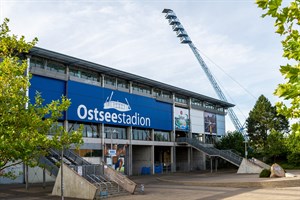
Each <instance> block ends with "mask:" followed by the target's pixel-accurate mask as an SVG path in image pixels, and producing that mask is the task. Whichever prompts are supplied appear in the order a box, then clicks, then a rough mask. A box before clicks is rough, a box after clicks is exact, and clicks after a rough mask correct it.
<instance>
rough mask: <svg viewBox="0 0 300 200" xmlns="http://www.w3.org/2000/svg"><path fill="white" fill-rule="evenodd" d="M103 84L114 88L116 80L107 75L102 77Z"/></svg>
mask: <svg viewBox="0 0 300 200" xmlns="http://www.w3.org/2000/svg"><path fill="white" fill-rule="evenodd" d="M104 83H105V84H106V85H112V86H116V78H115V77H111V76H108V75H105V76H104Z"/></svg>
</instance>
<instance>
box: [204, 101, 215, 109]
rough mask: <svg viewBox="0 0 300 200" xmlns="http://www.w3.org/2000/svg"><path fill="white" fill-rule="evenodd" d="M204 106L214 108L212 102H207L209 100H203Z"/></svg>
mask: <svg viewBox="0 0 300 200" xmlns="http://www.w3.org/2000/svg"><path fill="white" fill-rule="evenodd" d="M204 107H205V108H209V109H215V106H214V104H212V103H209V102H204Z"/></svg>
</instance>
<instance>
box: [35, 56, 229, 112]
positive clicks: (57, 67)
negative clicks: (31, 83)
mask: <svg viewBox="0 0 300 200" xmlns="http://www.w3.org/2000/svg"><path fill="white" fill-rule="evenodd" d="M30 67H34V68H40V69H44V70H47V71H51V72H55V73H61V74H66V67H65V66H64V65H63V64H61V63H58V62H55V61H51V60H50V61H49V60H46V59H42V58H37V57H32V58H31V59H30ZM69 75H70V77H76V78H80V79H83V80H89V81H94V82H99V83H101V82H102V79H104V84H105V86H111V87H113V88H123V89H126V90H129V87H130V83H129V81H127V80H124V79H120V78H116V77H113V76H109V75H104V76H103V77H102V76H101V74H99V73H97V72H93V71H87V70H83V69H81V68H80V67H75V66H70V67H69ZM132 91H133V92H135V93H140V94H146V95H148V96H149V95H152V96H154V97H160V98H164V99H172V96H173V95H172V93H171V92H169V91H165V90H161V89H158V88H154V89H152V88H151V87H150V86H147V85H143V84H139V83H132ZM174 100H175V102H177V103H181V104H188V97H185V96H181V95H177V94H176V95H175V99H174ZM191 104H192V105H196V106H201V107H205V108H209V109H214V110H218V111H221V112H225V109H224V108H223V107H220V106H217V105H214V104H212V103H209V102H205V101H201V100H199V99H195V98H192V99H191Z"/></svg>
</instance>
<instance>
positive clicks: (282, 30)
mask: <svg viewBox="0 0 300 200" xmlns="http://www.w3.org/2000/svg"><path fill="white" fill-rule="evenodd" d="M256 3H257V5H258V7H259V8H261V9H263V10H265V11H266V13H265V14H264V15H263V17H266V16H270V17H272V18H274V19H275V27H276V33H278V34H280V35H281V36H282V37H283V40H282V42H281V43H282V47H283V57H284V58H287V59H289V60H290V61H291V63H293V64H286V65H283V66H280V72H281V74H282V76H283V77H284V78H285V80H286V82H285V83H282V84H279V85H278V87H277V88H276V90H275V92H274V94H275V95H276V96H278V97H281V98H283V99H284V100H285V101H287V102H286V103H284V102H282V101H281V102H277V103H276V108H277V111H278V113H280V114H282V115H284V116H286V117H287V118H288V119H291V120H292V121H293V122H294V123H293V124H292V126H291V131H292V133H291V135H290V136H289V139H291V140H292V141H290V142H291V144H293V145H289V147H290V148H289V149H290V151H291V152H292V153H294V154H299V152H300V144H299V143H300V141H299V138H300V120H299V119H300V79H299V75H300V62H299V61H300V35H299V25H300V1H299V0H294V1H292V2H290V3H289V5H288V6H285V7H284V6H282V0H256ZM296 139H297V140H296ZM299 157H300V156H299Z"/></svg>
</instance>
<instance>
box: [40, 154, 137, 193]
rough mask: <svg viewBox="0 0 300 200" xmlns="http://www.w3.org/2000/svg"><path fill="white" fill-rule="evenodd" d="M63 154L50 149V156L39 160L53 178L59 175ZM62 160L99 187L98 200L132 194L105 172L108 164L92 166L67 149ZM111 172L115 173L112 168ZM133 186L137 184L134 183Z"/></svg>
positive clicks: (120, 175) (119, 175) (118, 174)
mask: <svg viewBox="0 0 300 200" xmlns="http://www.w3.org/2000/svg"><path fill="white" fill-rule="evenodd" d="M61 154H62V152H61V151H58V150H54V149H50V150H49V152H48V155H46V156H44V157H41V158H40V159H39V163H40V165H41V166H43V167H44V168H45V169H46V170H47V171H48V172H49V173H50V175H51V176H52V175H53V176H55V177H57V175H58V172H59V167H60V162H61V157H62V156H61ZM62 159H63V162H64V164H66V165H67V166H68V167H69V168H71V169H73V170H74V171H75V172H77V173H79V172H80V176H82V177H83V178H84V179H86V180H87V181H89V182H90V183H92V184H94V185H95V186H96V187H97V192H96V196H95V198H96V199H102V198H105V197H108V196H119V195H128V194H130V193H132V191H131V190H129V191H128V190H126V189H127V188H126V185H125V187H124V185H122V184H119V183H118V182H117V181H115V180H114V179H115V177H113V176H112V175H111V173H109V174H107V173H106V172H105V170H104V166H105V168H107V167H108V166H106V164H105V163H103V162H102V163H101V164H100V165H95V164H91V163H89V162H88V161H86V160H84V159H83V158H82V157H80V156H79V155H78V154H76V153H75V152H73V151H72V150H69V149H65V150H64V151H63V158H62ZM110 170H113V171H115V170H114V169H112V168H111V169H110ZM113 174H116V175H117V176H118V177H122V179H124V180H126V179H128V178H127V177H125V176H124V175H122V174H120V173H118V172H117V171H115V172H114V173H113ZM116 175H115V176H116ZM119 179H120V178H119ZM126 181H127V182H129V183H131V182H132V181H131V180H129V179H128V180H126ZM127 182H126V183H127ZM132 183H133V182H132ZM133 185H136V184H135V183H134V184H133Z"/></svg>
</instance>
